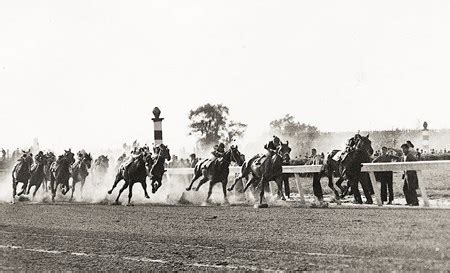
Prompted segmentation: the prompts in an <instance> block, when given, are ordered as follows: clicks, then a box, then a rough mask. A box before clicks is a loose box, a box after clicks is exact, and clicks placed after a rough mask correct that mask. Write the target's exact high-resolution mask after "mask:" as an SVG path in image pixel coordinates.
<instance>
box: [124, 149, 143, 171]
mask: <svg viewBox="0 0 450 273" xmlns="http://www.w3.org/2000/svg"><path fill="white" fill-rule="evenodd" d="M143 153H144V148H138V147H134V150H133V151H131V154H130V157H129V158H128V160H127V162H125V163H124V165H123V166H124V168H125V169H126V168H127V167H128V166H129V165H130V164H131V163H133V161H134V160H135V159H136V158H138V157H140V156H141V155H142V154H143Z"/></svg>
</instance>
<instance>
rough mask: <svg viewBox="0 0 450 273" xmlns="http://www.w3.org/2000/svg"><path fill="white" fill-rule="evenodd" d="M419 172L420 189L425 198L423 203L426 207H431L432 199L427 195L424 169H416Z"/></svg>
mask: <svg viewBox="0 0 450 273" xmlns="http://www.w3.org/2000/svg"><path fill="white" fill-rule="evenodd" d="M416 173H417V178H418V179H419V189H420V194H421V195H422V199H423V205H424V207H427V208H428V207H429V206H430V201H429V200H428V195H427V189H426V188H427V182H426V181H425V180H423V176H422V171H420V170H419V171H416Z"/></svg>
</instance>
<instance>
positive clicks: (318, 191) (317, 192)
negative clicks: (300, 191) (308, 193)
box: [307, 148, 323, 202]
mask: <svg viewBox="0 0 450 273" xmlns="http://www.w3.org/2000/svg"><path fill="white" fill-rule="evenodd" d="M322 155H323V153H322ZM321 159H322V156H319V155H318V154H317V150H316V149H314V148H313V149H311V156H310V157H309V159H308V163H307V164H308V165H320V164H322V160H321ZM320 177H321V176H320V173H313V192H314V196H315V197H317V199H318V200H319V202H322V201H323V191H322V186H321V185H320Z"/></svg>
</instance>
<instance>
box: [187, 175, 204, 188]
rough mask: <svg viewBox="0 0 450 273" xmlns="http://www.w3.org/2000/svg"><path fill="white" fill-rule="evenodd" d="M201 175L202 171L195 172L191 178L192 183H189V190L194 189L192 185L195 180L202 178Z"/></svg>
mask: <svg viewBox="0 0 450 273" xmlns="http://www.w3.org/2000/svg"><path fill="white" fill-rule="evenodd" d="M200 176H202V173H201V172H196V173H195V174H194V177H193V178H192V180H191V183H190V184H189V186H188V187H187V188H186V190H187V191H190V190H191V189H192V186H193V185H194V182H195V181H196V180H197V179H199V178H200Z"/></svg>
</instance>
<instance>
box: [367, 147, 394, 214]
mask: <svg viewBox="0 0 450 273" xmlns="http://www.w3.org/2000/svg"><path fill="white" fill-rule="evenodd" d="M393 161H400V158H399V157H397V156H394V155H390V154H388V149H387V147H383V148H381V155H380V156H378V157H377V158H375V159H374V160H373V162H374V163H377V162H393ZM375 176H376V178H377V180H378V181H380V183H381V202H383V203H384V202H388V204H389V205H390V204H392V201H394V188H393V185H392V181H393V180H394V174H393V172H377V173H375ZM388 191H389V201H388V198H387V197H388Z"/></svg>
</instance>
